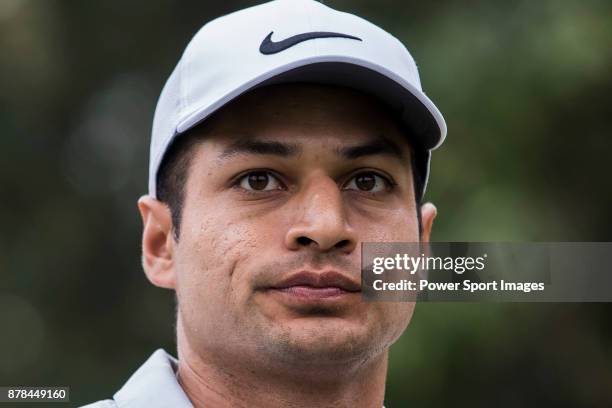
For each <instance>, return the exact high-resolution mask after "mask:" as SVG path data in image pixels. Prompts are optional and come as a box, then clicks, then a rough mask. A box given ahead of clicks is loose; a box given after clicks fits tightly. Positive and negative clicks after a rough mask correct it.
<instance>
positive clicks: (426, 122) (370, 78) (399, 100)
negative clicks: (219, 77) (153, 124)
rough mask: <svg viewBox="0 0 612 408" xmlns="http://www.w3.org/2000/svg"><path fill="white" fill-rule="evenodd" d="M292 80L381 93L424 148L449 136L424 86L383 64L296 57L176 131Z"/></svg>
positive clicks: (194, 115)
mask: <svg viewBox="0 0 612 408" xmlns="http://www.w3.org/2000/svg"><path fill="white" fill-rule="evenodd" d="M290 82H312V83H323V84H333V85H340V86H346V87H349V88H353V89H357V90H361V91H364V92H367V93H370V94H372V95H374V96H377V97H378V98H380V99H381V100H382V101H383V102H385V103H386V104H387V105H388V106H389V107H390V108H391V109H392V110H393V111H395V112H397V113H398V114H399V115H400V117H401V120H402V122H403V123H404V124H405V125H406V126H407V127H408V128H409V129H410V130H411V133H412V135H413V136H414V137H415V138H416V140H414V141H413V142H418V143H419V144H420V146H421V147H422V148H424V149H427V150H432V149H435V148H436V147H438V146H440V145H441V144H442V142H443V141H444V138H445V137H446V123H445V121H444V118H443V117H442V114H441V113H440V111H439V110H438V108H436V106H435V105H434V103H433V102H432V101H431V100H430V99H429V98H428V97H427V96H426V95H425V94H424V93H423V92H422V91H421V90H419V89H417V88H415V87H414V86H413V85H412V84H410V83H409V82H407V81H405V80H404V79H402V78H401V77H399V76H397V75H395V74H394V73H393V72H391V71H388V70H386V69H385V68H383V67H380V66H376V65H373V64H371V63H369V62H367V61H360V60H354V59H351V60H346V59H345V58H338V60H333V59H332V60H330V59H329V58H326V59H324V60H321V59H310V60H302V61H294V62H293V63H292V64H290V65H287V66H282V67H277V68H276V69H275V70H273V71H270V72H266V73H264V74H263V75H260V76H259V77H257V78H255V79H253V80H251V81H249V82H247V83H245V84H242V86H239V87H236V88H234V89H233V90H232V92H231V93H229V94H227V95H226V96H225V97H224V98H221V99H220V100H218V101H217V103H215V104H214V106H207V107H203V108H202V109H200V110H196V111H195V112H192V113H191V114H190V115H188V116H187V117H186V118H184V119H183V120H182V121H181V122H180V123H179V124H178V126H177V129H176V131H177V133H179V134H180V133H183V132H185V131H186V130H188V129H190V128H192V127H193V126H195V125H196V124H198V123H200V122H201V121H203V120H204V119H205V118H206V117H208V116H209V115H211V114H212V113H214V112H215V111H216V110H218V109H220V108H221V107H222V106H224V105H226V104H227V103H229V102H231V101H232V100H234V99H235V98H237V97H238V96H240V95H242V94H243V93H245V92H248V91H250V90H252V89H255V88H258V87H261V86H266V85H271V84H279V83H290Z"/></svg>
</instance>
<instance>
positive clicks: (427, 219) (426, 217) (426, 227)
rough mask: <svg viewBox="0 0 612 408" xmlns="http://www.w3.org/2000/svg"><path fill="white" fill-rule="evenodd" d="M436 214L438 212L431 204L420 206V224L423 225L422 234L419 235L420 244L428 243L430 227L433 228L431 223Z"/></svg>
mask: <svg viewBox="0 0 612 408" xmlns="http://www.w3.org/2000/svg"><path fill="white" fill-rule="evenodd" d="M437 213H438V210H437V209H436V206H435V205H433V204H432V203H425V204H423V205H422V206H421V222H422V223H423V232H422V233H421V241H422V242H429V238H430V237H431V227H432V226H433V221H434V218H436V214H437Z"/></svg>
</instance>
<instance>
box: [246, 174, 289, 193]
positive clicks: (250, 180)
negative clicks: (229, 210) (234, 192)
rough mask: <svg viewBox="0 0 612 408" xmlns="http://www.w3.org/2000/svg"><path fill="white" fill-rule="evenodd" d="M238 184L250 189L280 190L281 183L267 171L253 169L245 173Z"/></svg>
mask: <svg viewBox="0 0 612 408" xmlns="http://www.w3.org/2000/svg"><path fill="white" fill-rule="evenodd" d="M238 185H239V186H240V187H241V188H243V189H245V190H248V191H271V190H280V189H281V184H280V182H279V181H278V179H277V178H276V177H274V176H273V175H272V174H270V173H269V172H267V171H253V172H250V173H248V174H245V175H244V176H243V177H242V178H241V179H240V180H239V183H238Z"/></svg>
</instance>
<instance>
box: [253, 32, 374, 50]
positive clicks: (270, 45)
mask: <svg viewBox="0 0 612 408" xmlns="http://www.w3.org/2000/svg"><path fill="white" fill-rule="evenodd" d="M272 34H274V31H270V34H268V36H267V37H266V38H264V40H263V41H262V42H261V45H260V46H259V52H261V53H262V54H265V55H270V54H276V53H277V52H281V51H283V50H286V49H287V48H290V47H293V46H294V45H295V44H299V43H301V42H303V41H308V40H314V39H315V38H334V37H335V38H349V39H351V40H357V41H363V40H362V39H361V38H358V37H355V36H352V35H348V34H342V33H333V32H329V31H313V32H310V33H302V34H297V35H294V36H291V37H289V38H285V39H284V40H282V41H278V42H274V41H272Z"/></svg>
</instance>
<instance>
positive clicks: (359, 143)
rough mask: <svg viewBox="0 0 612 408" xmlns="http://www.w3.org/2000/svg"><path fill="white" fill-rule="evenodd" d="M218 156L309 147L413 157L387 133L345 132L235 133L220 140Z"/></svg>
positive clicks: (298, 151)
mask: <svg viewBox="0 0 612 408" xmlns="http://www.w3.org/2000/svg"><path fill="white" fill-rule="evenodd" d="M216 145H217V148H216V149H215V150H216V155H217V158H218V159H219V160H222V161H223V160H225V159H229V158H232V157H236V156H243V155H271V156H277V157H283V158H292V157H298V156H300V155H302V154H304V153H305V152H308V151H309V150H311V149H312V150H318V149H324V150H325V152H327V153H330V154H333V155H335V156H338V158H343V159H347V160H352V159H359V158H361V157H367V156H374V155H384V156H390V157H394V158H396V159H399V160H401V161H405V160H409V158H410V147H409V145H408V143H407V141H406V140H401V138H398V137H388V136H386V135H382V134H377V135H367V136H364V135H359V136H356V135H344V136H342V135H341V136H336V137H329V136H325V137H317V136H315V135H304V136H302V137H300V136H295V135H293V136H291V137H288V136H287V135H282V134H281V135H276V136H275V135H265V136H244V135H241V136H234V137H226V138H220V139H217V143H216Z"/></svg>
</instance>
